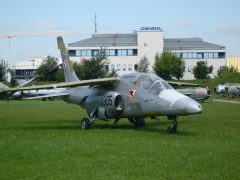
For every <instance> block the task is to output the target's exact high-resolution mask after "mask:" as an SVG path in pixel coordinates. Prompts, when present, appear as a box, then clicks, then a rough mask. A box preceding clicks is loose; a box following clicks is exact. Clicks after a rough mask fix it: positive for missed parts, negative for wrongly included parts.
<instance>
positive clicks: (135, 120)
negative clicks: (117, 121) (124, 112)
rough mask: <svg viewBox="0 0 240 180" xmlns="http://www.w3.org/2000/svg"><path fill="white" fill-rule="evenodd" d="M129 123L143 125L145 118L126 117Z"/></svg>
mask: <svg viewBox="0 0 240 180" xmlns="http://www.w3.org/2000/svg"><path fill="white" fill-rule="evenodd" d="M128 120H129V122H130V123H133V124H134V126H135V127H144V126H145V120H144V118H128Z"/></svg>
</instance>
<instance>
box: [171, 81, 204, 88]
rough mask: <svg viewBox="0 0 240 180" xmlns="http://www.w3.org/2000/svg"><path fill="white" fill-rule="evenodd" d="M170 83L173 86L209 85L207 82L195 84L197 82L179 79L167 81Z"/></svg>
mask: <svg viewBox="0 0 240 180" xmlns="http://www.w3.org/2000/svg"><path fill="white" fill-rule="evenodd" d="M167 82H168V84H170V85H173V86H194V87H197V86H207V85H206V84H195V83H187V82H179V81H167Z"/></svg>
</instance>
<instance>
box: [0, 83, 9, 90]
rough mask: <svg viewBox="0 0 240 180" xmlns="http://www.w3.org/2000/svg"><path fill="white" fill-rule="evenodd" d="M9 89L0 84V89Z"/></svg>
mask: <svg viewBox="0 0 240 180" xmlns="http://www.w3.org/2000/svg"><path fill="white" fill-rule="evenodd" d="M8 88H9V87H8V86H6V85H5V84H3V83H2V82H0V89H8Z"/></svg>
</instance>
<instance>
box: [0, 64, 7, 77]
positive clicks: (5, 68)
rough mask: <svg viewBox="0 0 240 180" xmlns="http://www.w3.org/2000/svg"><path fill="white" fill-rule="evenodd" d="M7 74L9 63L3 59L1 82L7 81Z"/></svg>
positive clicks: (0, 69)
mask: <svg viewBox="0 0 240 180" xmlns="http://www.w3.org/2000/svg"><path fill="white" fill-rule="evenodd" d="M6 72H7V63H6V62H5V61H4V60H3V59H2V60H1V63H0V81H3V80H5V75H6Z"/></svg>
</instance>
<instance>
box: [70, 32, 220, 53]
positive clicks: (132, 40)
mask: <svg viewBox="0 0 240 180" xmlns="http://www.w3.org/2000/svg"><path fill="white" fill-rule="evenodd" d="M137 45H138V39H137V33H130V34H93V35H92V37H91V38H88V39H84V40H81V41H77V42H73V43H70V44H68V47H110V46H120V47H121V46H137ZM163 47H164V50H166V51H174V50H175V51H176V50H225V47H224V46H221V45H217V44H213V43H209V42H205V41H203V39H202V38H173V39H164V45H163Z"/></svg>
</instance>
